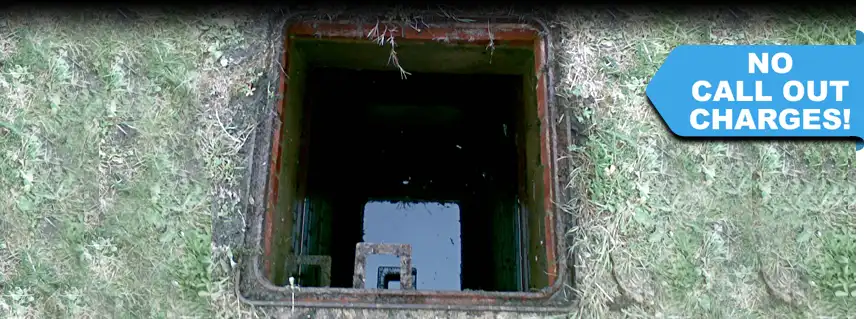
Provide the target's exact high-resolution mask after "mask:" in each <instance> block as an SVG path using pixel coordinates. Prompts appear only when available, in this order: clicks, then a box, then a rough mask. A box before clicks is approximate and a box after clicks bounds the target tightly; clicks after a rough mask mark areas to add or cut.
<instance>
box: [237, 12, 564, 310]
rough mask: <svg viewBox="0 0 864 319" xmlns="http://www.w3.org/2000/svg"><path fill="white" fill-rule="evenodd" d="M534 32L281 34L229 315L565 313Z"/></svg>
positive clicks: (542, 50) (310, 25) (551, 154)
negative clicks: (271, 308) (273, 96)
mask: <svg viewBox="0 0 864 319" xmlns="http://www.w3.org/2000/svg"><path fill="white" fill-rule="evenodd" d="M542 28H543V27H542V25H541V24H539V23H538V24H536V25H531V24H521V23H504V22H498V23H491V22H490V23H483V24H463V23H458V24H452V23H448V24H426V28H425V29H423V30H420V31H418V30H417V29H415V28H409V27H403V26H397V25H388V26H386V27H385V26H383V25H382V24H381V23H378V24H370V25H356V24H348V23H344V24H342V23H332V22H323V21H313V22H296V23H291V24H290V25H289V26H288V28H287V35H286V42H285V43H286V45H285V56H284V59H283V63H282V66H283V67H284V69H285V72H284V73H283V79H282V84H281V87H280V94H281V96H282V99H281V100H280V101H279V102H278V105H277V107H276V109H277V112H276V113H277V114H275V118H274V119H273V126H272V138H271V139H270V140H269V144H270V147H266V150H263V151H261V152H263V153H266V154H265V155H266V157H265V158H268V159H269V160H270V163H269V165H266V167H267V172H268V178H267V183H266V185H267V187H266V188H264V189H263V190H262V192H261V196H262V197H261V199H262V201H261V204H260V205H259V206H260V207H258V208H257V209H260V210H261V211H263V213H262V214H253V216H256V217H257V218H253V220H250V221H249V223H250V227H249V229H250V230H251V232H250V233H249V234H248V235H249V236H250V238H252V240H251V241H250V242H251V243H252V244H253V245H257V246H259V247H260V250H261V252H262V253H261V254H260V255H257V256H254V258H252V260H251V262H250V263H247V264H245V265H244V270H245V272H244V273H243V274H244V275H243V277H242V278H243V279H244V280H243V283H245V284H244V285H241V290H242V291H241V292H242V295H243V296H244V299H245V300H246V301H247V302H250V303H253V304H258V305H283V306H287V305H291V304H293V305H295V306H311V307H367V308H368V307H372V308H446V309H460V308H463V309H474V310H481V309H490V310H525V311H560V310H562V309H564V308H562V307H563V306H565V305H566V304H567V303H566V300H564V298H563V297H562V293H561V289H562V286H563V283H564V282H565V281H566V280H567V276H566V273H567V272H566V271H565V270H566V266H565V263H564V262H563V258H560V257H561V256H560V254H561V253H562V252H563V249H562V244H563V243H562V240H561V237H562V236H561V235H562V230H561V227H562V225H561V224H562V222H561V216H560V214H559V209H557V208H556V207H555V206H554V205H553V204H552V203H553V202H554V201H556V200H558V199H559V198H560V197H561V195H560V191H559V189H560V188H561V183H560V181H559V179H558V175H559V172H558V171H557V170H556V165H555V163H554V162H553V161H552V160H551V159H553V158H556V157H557V156H555V155H556V154H557V153H558V150H557V145H556V144H557V143H555V141H557V140H558V139H559V136H557V134H556V133H555V132H556V130H555V128H554V127H553V126H554V125H550V123H555V122H554V108H552V107H551V103H549V98H550V97H551V96H550V91H549V90H548V88H547V83H549V82H550V79H551V76H550V75H549V73H548V71H547V68H546V67H545V65H546V41H547V39H546V33H544V32H541V30H542ZM370 38H371V40H373V41H370ZM376 39H377V40H380V41H378V42H377V43H376V41H374V40H376ZM388 41H392V42H394V43H396V44H398V46H397V45H391V42H388ZM381 44H384V45H381ZM400 69H401V70H400ZM406 77H407V78H406ZM259 155H260V152H259ZM258 169H260V168H255V166H254V165H253V175H254V174H255V172H257V170H258ZM388 256H389V257H388ZM418 278H419V279H418ZM391 282H395V283H398V285H391V284H390V283H391ZM292 283H293V284H292Z"/></svg>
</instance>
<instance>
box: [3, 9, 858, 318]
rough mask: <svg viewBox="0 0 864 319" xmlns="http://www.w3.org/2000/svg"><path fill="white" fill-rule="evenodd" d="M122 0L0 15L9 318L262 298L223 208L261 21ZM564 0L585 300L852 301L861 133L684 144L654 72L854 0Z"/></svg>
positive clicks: (677, 312)
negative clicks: (799, 8)
mask: <svg viewBox="0 0 864 319" xmlns="http://www.w3.org/2000/svg"><path fill="white" fill-rule="evenodd" d="M109 11H110V10H109ZM109 11H105V12H87V13H78V12H76V13H74V14H70V13H62V12H60V13H50V12H40V13H16V14H13V13H7V14H6V15H5V16H4V17H3V18H2V19H0V189H2V190H4V196H0V212H2V213H0V229H3V231H2V232H0V317H10V318H64V317H66V318H82V317H98V318H118V317H120V318H123V317H148V318H163V317H204V318H209V317H213V316H223V317H248V316H252V315H253V312H252V311H250V309H249V308H248V307H246V306H242V305H238V303H237V300H236V298H234V297H233V295H232V293H233V291H232V289H231V283H230V280H227V279H228V278H229V277H228V276H227V273H228V272H230V269H231V264H230V260H229V259H230V258H226V257H229V256H230V254H228V253H227V250H226V248H225V247H215V248H217V249H216V250H212V248H213V244H212V243H211V235H212V234H211V225H212V217H213V216H216V217H218V218H228V219H230V218H239V217H238V216H239V207H240V205H239V204H240V203H241V199H240V195H238V194H240V190H239V188H240V186H239V182H238V181H239V180H240V179H241V178H242V174H243V173H244V171H243V167H244V166H245V163H244V162H243V159H242V158H239V155H238V151H239V149H240V145H242V143H243V141H244V139H245V138H246V136H248V132H249V127H250V125H251V124H252V122H250V121H249V120H248V117H247V116H244V112H246V110H247V109H248V107H249V106H247V105H245V104H243V103H238V102H236V97H238V96H239V97H242V96H244V95H245V93H246V88H248V84H249V83H250V81H252V80H255V79H256V78H257V77H258V76H259V75H260V72H262V71H264V67H263V63H264V62H265V60H264V58H263V57H262V56H261V55H262V54H265V53H266V52H257V51H264V50H263V47H261V46H256V45H260V43H258V42H260V41H263V40H265V39H263V38H262V37H263V35H262V34H261V33H260V32H258V33H256V32H255V31H256V30H257V29H255V26H256V24H255V23H253V22H255V21H257V22H260V21H259V20H260V18H259V17H250V16H245V15H242V14H238V13H236V11H235V12H230V11H229V12H227V13H226V12H219V11H214V12H207V13H202V14H200V15H196V16H191V15H190V16H186V17H180V16H177V15H171V14H158V12H156V11H152V12H143V11H142V12H137V15H139V19H138V20H128V19H126V18H124V17H123V16H122V15H120V14H117V13H114V12H113V11H110V12H109ZM561 12H562V13H561V14H560V15H559V17H558V20H560V21H558V22H560V28H561V29H563V35H562V36H563V38H562V39H561V40H562V42H561V43H559V45H558V46H557V47H558V48H559V49H558V50H559V51H560V54H558V55H557V56H558V58H559V59H560V63H561V65H562V66H563V68H564V70H563V71H564V76H563V77H562V80H561V83H560V85H561V88H560V90H559V94H560V95H562V96H563V98H562V100H564V101H565V103H566V104H567V106H568V107H571V108H572V118H573V119H574V121H577V122H579V123H580V124H581V125H582V126H583V127H584V133H585V138H584V139H582V140H581V141H580V142H578V143H577V142H574V144H573V145H572V146H571V149H572V154H571V155H572V156H573V157H574V159H575V160H576V162H577V163H578V164H579V166H578V169H577V170H575V171H574V172H573V174H572V185H573V187H574V188H575V190H576V193H577V199H578V201H577V202H576V203H575V204H576V205H573V207H575V208H573V211H572V213H574V214H577V216H579V218H580V227H579V228H578V229H574V230H573V232H574V233H575V234H576V235H577V236H576V238H577V241H576V242H574V243H572V245H573V251H574V252H575V253H576V254H577V255H578V258H576V260H574V261H573V262H574V264H575V265H576V266H577V267H578V268H579V273H580V274H581V278H580V281H581V284H580V285H579V286H577V287H575V289H576V290H577V291H578V292H579V293H580V294H581V295H582V297H583V302H582V303H581V304H580V309H579V311H580V314H581V315H582V316H583V317H601V316H604V317H606V316H611V315H619V316H622V315H629V316H633V317H644V316H650V317H654V316H657V315H661V316H663V317H733V318H740V317H812V316H817V315H818V316H828V317H849V316H852V314H853V313H854V310H853V304H854V298H853V297H852V296H853V292H854V291H855V286H854V285H855V283H854V275H855V273H854V263H855V261H854V257H855V253H854V248H855V239H854V238H855V237H854V235H855V234H854V224H855V217H854V199H853V198H854V192H855V184H854V162H853V160H854V156H855V155H854V152H853V145H852V144H851V143H848V142H731V141H712V142H694V141H687V142H685V141H682V140H678V139H676V138H674V137H672V136H671V134H670V133H669V132H668V131H667V130H666V128H665V127H664V125H663V124H662V122H660V120H659V118H658V117H657V115H656V114H655V113H654V111H653V110H652V109H651V107H650V106H649V105H648V103H647V101H646V100H645V97H644V88H645V84H646V83H647V81H648V79H649V78H650V77H651V76H652V75H653V73H654V71H655V70H656V69H657V68H658V67H659V66H660V64H661V63H662V62H663V59H664V57H665V56H666V54H668V51H669V50H670V49H672V48H673V47H674V46H675V45H679V44H684V43H720V44H730V43H844V44H850V43H854V34H853V31H854V28H853V27H852V24H853V23H854V22H853V19H852V18H853V15H852V14H849V15H846V16H832V15H828V14H824V13H823V14H819V15H801V14H798V15H797V16H794V15H792V14H785V13H784V14H781V13H774V14H770V13H768V12H755V11H752V12H749V13H746V12H741V11H740V10H738V11H734V13H733V11H730V10H726V9H718V10H714V11H692V12H686V14H685V13H669V14H665V13H657V12H654V11H649V10H641V11H632V12H621V11H606V10H584V9H582V10H573V11H568V10H563V11H561ZM610 12H611V13H612V14H614V15H615V18H614V19H612V18H611V15H610ZM736 15H737V16H738V18H735V16H736ZM235 17H236V18H235ZM237 50H239V51H243V50H250V51H252V53H251V54H246V55H243V54H240V55H237V54H234V52H235V51H237ZM241 61H242V62H241ZM382 61H386V57H382ZM223 62H224V63H225V64H226V65H227V67H223V66H222V63H223ZM408 71H409V72H410V71H411V70H408ZM266 89H267V88H258V90H259V91H260V90H266ZM214 251H215V252H216V253H218V254H215V255H214ZM613 263H614V265H615V267H614V271H613V267H612V264H613ZM214 266H217V267H215V268H214ZM214 269H217V270H218V269H221V272H220V271H213V270H214ZM211 274H212V275H211ZM622 296H623V297H622ZM618 306H622V307H620V308H621V309H620V310H612V309H611V308H618ZM362 313H363V314H370V313H371V312H368V311H367V312H362ZM359 314H360V313H359V312H358V315H359ZM372 316H374V315H372Z"/></svg>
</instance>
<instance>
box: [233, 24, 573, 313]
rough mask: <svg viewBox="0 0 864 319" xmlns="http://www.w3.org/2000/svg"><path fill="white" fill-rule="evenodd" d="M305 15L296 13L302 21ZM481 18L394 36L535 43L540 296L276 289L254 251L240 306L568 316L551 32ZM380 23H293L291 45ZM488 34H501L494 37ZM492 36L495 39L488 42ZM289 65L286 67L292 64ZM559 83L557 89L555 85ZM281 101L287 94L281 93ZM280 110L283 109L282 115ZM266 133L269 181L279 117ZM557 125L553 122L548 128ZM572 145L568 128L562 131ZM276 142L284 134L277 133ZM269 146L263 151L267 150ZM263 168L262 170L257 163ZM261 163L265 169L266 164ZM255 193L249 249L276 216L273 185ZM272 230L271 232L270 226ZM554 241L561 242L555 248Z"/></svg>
mask: <svg viewBox="0 0 864 319" xmlns="http://www.w3.org/2000/svg"><path fill="white" fill-rule="evenodd" d="M300 16H301V15H297V17H300ZM466 18H473V19H474V20H475V21H490V22H488V23H461V22H460V23H427V24H425V28H424V30H422V32H417V31H416V30H415V29H413V28H411V27H408V26H406V25H402V24H398V30H397V32H395V33H396V35H395V37H396V39H401V40H419V41H429V42H431V41H440V39H441V37H442V36H445V37H446V38H447V40H448V41H450V42H452V43H457V44H487V43H489V42H490V40H494V41H513V42H525V43H529V44H528V45H531V46H533V52H534V58H535V65H534V71H535V72H536V75H537V90H536V94H537V114H538V117H539V119H540V121H541V125H542V134H541V137H540V147H541V152H540V156H541V162H542V163H543V165H544V171H543V184H544V185H543V186H544V188H545V190H546V191H545V192H544V194H545V198H544V199H543V206H544V208H545V211H546V214H545V215H546V216H545V218H544V222H545V226H546V227H545V229H546V234H545V242H546V243H547V244H546V245H545V246H546V258H547V260H549V261H555V262H549V263H548V269H546V274H547V276H548V278H549V282H550V285H549V286H548V287H546V288H544V289H542V290H540V291H536V292H500V291H418V290H378V289H352V288H329V287H327V288H325V287H302V288H291V287H280V286H276V285H274V284H272V283H271V282H270V281H269V280H268V279H266V278H265V277H264V275H263V273H262V267H261V266H262V265H261V263H262V262H261V258H262V254H255V255H254V256H252V258H246V259H244V260H243V261H242V262H241V264H240V271H238V272H237V274H236V277H235V289H236V292H237V295H238V297H239V298H240V300H241V301H243V302H245V303H247V304H250V305H255V306H280V307H291V306H297V307H323V308H377V309H449V310H468V311H471V310H474V311H477V310H480V311H483V310H491V311H527V312H566V311H568V310H569V306H570V305H572V304H571V303H569V302H567V301H566V300H565V299H566V298H565V297H563V296H562V295H563V287H564V285H565V284H566V283H567V280H569V276H568V275H569V272H568V271H567V269H568V267H567V265H566V261H565V258H564V256H563V254H564V252H565V251H566V250H565V249H564V247H563V243H564V240H563V234H564V229H563V226H564V221H563V216H562V215H564V213H563V212H562V211H561V209H560V207H558V206H557V205H554V203H555V202H558V201H559V198H562V196H566V194H565V193H564V192H563V191H562V189H563V186H564V185H565V183H564V182H563V181H561V180H560V178H559V175H560V171H559V169H560V168H559V167H558V165H557V163H556V161H554V160H552V159H556V158H558V154H559V153H560V152H561V150H559V149H558V148H559V145H558V144H559V143H558V142H557V141H558V139H559V136H558V135H557V134H556V130H561V129H560V128H558V127H556V126H558V125H556V124H555V123H556V122H555V119H557V117H558V115H557V114H556V113H557V112H556V109H555V105H554V97H555V96H554V90H553V88H554V79H553V74H552V71H551V69H552V68H550V67H547V59H548V44H547V42H548V37H549V32H548V29H547V28H546V27H545V25H544V24H543V22H542V21H540V20H539V19H534V20H533V21H532V22H531V23H524V22H522V21H516V20H515V19H513V18H490V17H466ZM375 26H376V24H375V23H365V24H358V23H353V22H352V23H349V22H330V21H315V20H312V21H304V20H301V19H299V18H294V19H290V20H288V22H287V23H286V26H285V28H284V29H283V30H285V33H284V38H285V41H286V43H285V47H286V48H287V47H288V45H289V44H288V43H289V42H290V41H291V40H290V39H291V37H293V36H302V37H315V38H319V39H333V38H336V39H352V40H361V39H364V40H365V39H366V36H367V32H368V30H370V29H372V28H374V27H375ZM490 30H495V31H494V32H490ZM490 35H491V37H492V38H493V39H490ZM286 55H287V54H283V57H282V59H281V60H282V63H281V65H283V66H284V65H286V64H287V60H286V59H285V56H286ZM286 67H287V66H286ZM286 82H287V79H286V77H285V73H284V72H283V73H282V76H281V82H280V93H283V92H284V90H285V86H286ZM550 84H553V85H550ZM280 96H283V95H281V94H280ZM283 102H284V101H283V100H282V99H281V98H280V99H279V100H278V101H277V102H276V103H277V104H278V105H282V103H283ZM280 112H281V111H280ZM264 116H266V118H265V120H266V121H265V123H264V125H263V126H264V128H263V129H262V130H260V132H259V133H257V134H256V135H259V136H256V139H257V140H258V142H259V143H260V144H259V145H258V146H256V147H255V150H254V152H255V154H254V155H253V160H252V162H253V163H254V164H252V165H251V166H252V167H251V168H250V169H251V171H252V172H251V175H252V176H253V177H252V178H253V179H254V178H255V176H258V178H261V179H265V180H270V176H269V175H270V174H273V173H272V172H270V170H271V168H270V165H272V164H269V162H270V158H271V157H272V156H273V155H274V150H275V148H271V147H270V144H271V138H272V137H273V136H268V135H270V134H268V132H273V131H274V130H278V128H276V129H274V128H273V122H274V121H275V120H276V119H275V118H276V116H274V115H272V114H269V115H264ZM550 123H552V124H553V125H550ZM563 131H564V133H565V135H567V138H568V140H569V134H570V132H569V130H563ZM276 136H277V137H276V138H278V134H276ZM262 146H263V147H262ZM255 164H258V165H255ZM261 164H263V165H261ZM251 188H261V189H255V190H251V192H250V197H251V198H253V200H254V202H255V203H258V204H253V205H251V206H254V207H251V208H250V209H251V210H253V211H254V213H251V214H248V215H249V216H254V218H253V220H252V221H251V222H250V227H249V228H248V231H247V240H246V241H247V245H249V244H250V243H251V244H252V246H255V247H260V246H257V245H255V244H256V243H257V244H260V243H262V242H267V238H266V237H267V236H268V235H269V234H267V232H266V231H262V228H263V227H264V225H265V224H266V223H267V220H268V218H271V219H272V216H270V215H269V214H271V212H270V211H269V209H267V208H266V204H267V202H268V200H267V199H269V198H270V193H269V189H268V188H269V186H265V187H258V186H251ZM265 229H266V228H265ZM548 243H555V244H553V245H549V244H548Z"/></svg>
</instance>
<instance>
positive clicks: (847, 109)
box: [646, 31, 864, 149]
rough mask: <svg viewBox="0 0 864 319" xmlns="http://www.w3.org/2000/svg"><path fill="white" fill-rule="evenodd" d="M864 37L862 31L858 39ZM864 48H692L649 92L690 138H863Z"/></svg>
mask: <svg viewBox="0 0 864 319" xmlns="http://www.w3.org/2000/svg"><path fill="white" fill-rule="evenodd" d="M862 37H864V33H862V32H861V31H858V32H856V41H857V44H861V43H862V39H864V38H862ZM862 53H864V47H861V46H849V45H684V46H679V47H676V48H675V49H673V50H672V52H670V53H669V56H668V57H667V58H666V61H665V62H664V63H663V65H662V66H661V67H660V69H659V70H658V71H657V73H656V74H655V75H654V77H653V78H652V79H651V82H649V83H648V86H647V88H646V94H647V96H648V99H649V100H650V101H651V103H652V104H653V105H654V108H655V109H657V112H658V113H659V114H660V116H661V117H662V118H663V121H665V122H666V125H668V126H669V128H670V129H671V130H672V132H673V133H675V134H677V135H679V136H682V137H773V138H784V137H826V138H841V137H842V138H849V137H857V138H861V137H864V109H862V107H864V106H862V105H861V103H862V102H864V90H862V88H864V86H862V83H864V82H862V80H864V72H862V67H864V60H862V59H861V58H862V57H864V54H862ZM862 146H864V144H862V143H860V142H859V143H858V144H857V148H858V149H861V147H862Z"/></svg>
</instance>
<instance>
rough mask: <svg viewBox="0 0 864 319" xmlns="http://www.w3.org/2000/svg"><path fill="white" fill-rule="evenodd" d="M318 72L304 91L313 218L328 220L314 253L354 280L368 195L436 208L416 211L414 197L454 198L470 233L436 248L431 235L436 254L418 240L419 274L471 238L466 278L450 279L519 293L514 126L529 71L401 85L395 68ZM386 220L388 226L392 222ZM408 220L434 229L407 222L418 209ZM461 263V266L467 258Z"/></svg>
mask: <svg viewBox="0 0 864 319" xmlns="http://www.w3.org/2000/svg"><path fill="white" fill-rule="evenodd" d="M310 71H311V72H309V78H308V79H307V90H306V95H305V98H306V101H307V103H308V104H307V105H306V108H307V109H308V110H310V113H309V115H310V117H311V118H310V120H311V123H310V125H309V128H310V130H309V131H310V132H309V136H308V137H309V142H310V144H309V149H308V152H309V162H308V163H309V166H308V174H309V175H308V182H307V185H308V189H307V191H308V193H307V194H308V197H309V198H310V199H311V200H310V205H309V210H308V212H309V215H310V216H307V217H313V216H311V215H315V216H314V217H318V218H319V219H321V218H323V219H327V221H326V222H325V221H322V222H321V223H322V224H321V225H320V226H319V228H318V229H316V230H315V231H314V233H315V234H316V235H317V236H312V237H318V238H309V242H308V243H304V244H306V245H307V246H308V249H309V250H307V251H308V253H309V254H312V255H330V256H331V257H332V260H333V261H332V262H333V265H332V275H331V286H333V287H351V283H352V274H353V268H354V249H355V245H356V244H357V242H360V241H364V227H363V226H364V225H363V224H364V210H366V209H365V208H366V207H367V202H370V201H379V202H380V201H383V202H401V203H402V204H403V205H402V207H401V208H403V209H406V212H407V213H408V214H431V212H426V211H424V210H423V209H408V208H409V207H412V206H413V207H416V206H417V205H416V204H415V205H410V203H414V202H449V203H453V204H456V205H458V208H459V209H458V210H459V215H458V217H459V220H457V221H455V222H457V223H458V224H459V226H460V229H461V231H460V233H461V240H459V238H456V239H454V242H451V238H440V240H439V241H438V242H437V245H436V244H434V243H433V244H431V245H430V244H429V243H428V240H427V243H425V244H426V245H425V246H426V248H430V249H425V250H424V249H420V247H417V245H416V244H415V245H414V246H415V247H414V252H413V256H412V257H413V261H414V267H415V268H417V271H418V277H419V276H423V277H425V276H430V277H431V276H432V274H427V273H425V272H424V270H426V269H424V268H425V267H424V264H423V263H422V262H421V260H423V258H422V257H423V256H421V255H424V254H425V255H431V256H435V255H444V252H446V251H448V250H449V249H452V246H454V244H453V243H455V242H456V241H461V244H462V247H461V251H462V256H461V257H462V264H461V274H460V273H458V272H453V271H450V272H448V275H451V276H452V275H456V276H459V275H461V280H462V285H461V287H453V288H455V289H456V290H459V289H460V288H461V289H472V290H497V291H512V290H517V289H518V284H517V280H518V279H517V278H518V277H517V275H518V273H517V269H516V268H517V266H518V260H519V258H518V254H519V251H518V247H517V239H518V236H514V235H516V234H514V231H515V230H516V229H517V227H516V223H517V219H516V217H517V206H516V203H515V201H516V199H517V196H516V181H517V177H518V176H517V163H516V158H517V152H516V144H515V138H514V137H513V136H514V132H513V131H512V130H513V128H514V127H515V125H514V124H513V123H514V118H515V111H516V110H518V109H519V106H520V105H519V104H521V100H520V99H519V93H520V92H519V91H520V90H521V87H522V85H521V82H522V78H521V77H520V76H503V75H496V76H488V75H487V76H481V75H452V74H451V75H448V74H412V75H411V76H410V78H409V79H407V80H402V79H400V77H399V74H398V73H397V72H388V71H351V70H344V69H341V70H340V69H318V70H310ZM406 204H407V205H406ZM420 205H421V206H423V205H422V204H420ZM379 206H380V205H379ZM436 212H437V213H440V212H438V211H436ZM370 213H371V212H370ZM390 213H398V212H397V211H396V210H392V212H390ZM385 214H386V213H385ZM323 215H327V216H326V217H325V216H323ZM403 219H404V218H403ZM375 220H377V221H378V222H386V221H387V217H386V216H384V217H383V218H382V217H379V218H377V219H375ZM404 220H405V223H396V224H395V225H393V226H396V227H416V226H421V227H422V226H423V225H410V224H408V223H411V222H412V219H411V218H410V216H409V218H407V219H404ZM416 222H420V221H419V220H417V221H416ZM313 223H314V222H313ZM400 224H401V225H400ZM437 224H443V225H446V224H448V223H447V222H443V223H440V222H439V223H435V225H437ZM443 225H442V226H443ZM496 226H497V227H496ZM367 228H370V227H367ZM496 228H497V229H496ZM382 231H393V230H387V229H382ZM310 233H312V232H310ZM371 235H372V236H374V235H375V234H371ZM325 237H329V238H326V239H325ZM378 237H385V238H386V237H387V236H386V235H384V234H381V235H379V236H378ZM400 238H406V236H402V237H400ZM407 238H409V239H410V237H407ZM316 239H317V240H316ZM418 239H419V238H418ZM447 246H449V247H447ZM394 259H395V258H394ZM396 261H397V262H398V260H396ZM453 262H455V263H456V266H457V269H458V266H459V265H458V260H454V261H453ZM398 265H399V264H398V263H396V264H395V265H390V266H398ZM368 268H376V267H372V265H369V267H368ZM447 268H452V267H447ZM309 277H310V278H309V279H314V278H317V276H309ZM303 279H306V278H303ZM446 279H447V278H439V279H438V280H441V281H443V280H446ZM449 279H451V281H452V278H449ZM374 280H375V279H374V278H368V279H367V281H374ZM304 281H306V280H304ZM417 289H423V285H420V286H419V287H417Z"/></svg>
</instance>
